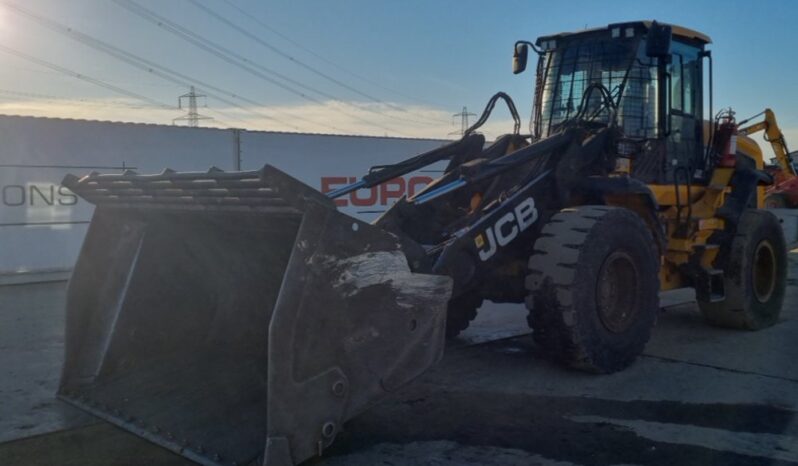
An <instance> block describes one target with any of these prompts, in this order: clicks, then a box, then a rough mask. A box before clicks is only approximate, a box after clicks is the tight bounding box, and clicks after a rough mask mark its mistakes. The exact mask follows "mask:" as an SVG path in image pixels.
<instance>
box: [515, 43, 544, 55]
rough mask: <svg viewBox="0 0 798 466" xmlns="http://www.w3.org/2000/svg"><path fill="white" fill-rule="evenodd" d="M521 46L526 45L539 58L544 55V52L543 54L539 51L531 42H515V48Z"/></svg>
mask: <svg viewBox="0 0 798 466" xmlns="http://www.w3.org/2000/svg"><path fill="white" fill-rule="evenodd" d="M521 44H523V45H528V46H529V47H530V48H531V49H532V50H533V51H534V52H535V53H536V54H538V55H539V56H543V55H545V54H546V52H544V51H543V50H540V49H539V48H538V46H537V45H535V44H534V43H532V42H529V41H528V40H518V41H516V42H515V46H516V47H518V46H519V45H521Z"/></svg>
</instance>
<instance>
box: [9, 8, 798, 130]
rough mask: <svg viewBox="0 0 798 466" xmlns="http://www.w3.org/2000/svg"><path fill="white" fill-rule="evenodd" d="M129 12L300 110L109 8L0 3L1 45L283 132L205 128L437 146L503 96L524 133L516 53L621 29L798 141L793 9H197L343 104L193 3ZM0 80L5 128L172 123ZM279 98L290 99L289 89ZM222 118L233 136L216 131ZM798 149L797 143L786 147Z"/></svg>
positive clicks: (528, 86)
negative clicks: (650, 26) (46, 123)
mask: <svg viewBox="0 0 798 466" xmlns="http://www.w3.org/2000/svg"><path fill="white" fill-rule="evenodd" d="M120 1H124V0H120ZM134 1H135V2H136V3H137V4H139V5H141V6H143V7H145V8H147V9H149V10H151V11H153V12H155V13H157V14H158V15H161V16H163V17H165V18H168V19H169V20H171V21H173V22H175V23H177V24H179V25H180V26H182V27H185V28H187V29H189V30H191V31H194V32H195V33H198V34H201V35H202V36H203V37H205V38H206V39H208V40H211V41H213V42H215V43H219V44H222V45H223V46H224V47H227V48H228V49H230V50H233V51H235V52H236V53H238V54H240V55H241V56H243V57H244V58H246V59H248V60H251V61H252V62H255V63H257V64H259V65H261V66H265V67H267V68H269V69H271V70H273V71H277V72H279V73H281V74H283V75H285V76H288V77H290V78H291V79H292V80H294V81H296V82H298V83H300V85H304V86H306V88H305V89H304V90H302V89H299V90H300V91H301V93H303V94H305V95H307V96H309V97H310V98H311V100H306V99H303V98H301V97H299V96H297V95H296V94H294V93H291V92H288V91H286V90H285V89H281V88H279V87H276V86H274V85H273V84H272V83H269V82H267V81H265V80H263V79H261V78H259V77H256V76H253V75H251V74H248V73H247V72H246V71H243V70H242V69H239V68H237V67H234V66H232V65H230V64H229V63H227V62H225V61H223V60H221V59H219V58H218V57H216V56H213V55H210V54H208V53H207V52H206V51H203V50H201V49H200V48H198V47H196V46H194V45H192V44H189V43H187V42H185V41H183V40H181V39H180V38H178V37H176V36H174V35H172V34H170V33H169V32H167V31H165V30H163V29H162V28H159V27H158V26H156V25H155V24H152V23H150V22H148V21H146V20H144V19H142V18H140V17H138V16H136V15H134V14H132V13H131V12H129V11H128V10H126V9H125V8H123V7H122V6H120V5H119V4H118V3H115V2H114V1H111V0H69V1H66V0H25V1H24V2H23V1H22V0H0V44H4V45H5V46H7V47H9V48H12V49H14V50H18V51H21V52H24V53H26V54H28V55H31V56H35V57H37V58H39V59H42V60H46V61H48V62H51V63H54V64H57V65H59V66H62V67H65V68H69V69H70V70H73V71H76V72H79V73H81V74H84V75H86V76H90V77H93V78H96V79H100V80H102V81H104V82H106V83H110V84H113V85H115V86H118V87H121V88H124V89H125V90H128V91H130V92H134V93H136V94H139V95H144V96H147V97H148V98H151V99H153V100H157V101H160V102H164V103H167V104H170V105H173V104H175V103H176V101H177V96H178V95H180V94H182V93H185V92H186V91H187V89H186V88H185V87H182V86H179V85H177V84H175V83H172V82H169V81H165V80H162V79H159V78H158V77H157V76H154V75H152V74H149V73H147V72H144V71H141V70H139V69H136V68H133V67H131V66H128V65H127V64H124V63H122V62H119V61H117V60H115V59H113V58H111V57H108V56H106V55H102V54H100V53H99V52H97V51H95V50H93V49H91V48H89V47H86V46H85V45H82V44H80V43H78V42H75V41H72V40H70V39H69V38H67V37H65V36H63V35H59V34H57V33H55V32H52V31H50V30H47V29H45V28H43V27H41V26H40V25H39V24H37V23H36V22H32V21H30V20H28V19H24V18H23V17H21V16H19V15H17V14H16V13H14V12H13V11H12V10H11V9H9V7H8V4H12V5H19V6H22V7H24V8H25V9H27V10H29V11H32V12H34V13H36V14H39V15H41V16H44V17H47V18H50V19H53V20H55V21H58V22H59V23H62V24H64V25H67V26H69V27H72V28H74V29H75V30H78V31H81V32H83V33H86V34H88V35H90V36H92V37H95V38H98V39H100V40H102V41H103V42H105V43H109V44H112V45H114V46H116V47H118V48H120V49H124V50H125V51H128V52H131V53H134V54H136V55H138V56H141V57H144V58H147V59H148V60H151V61H153V62H156V63H158V64H161V65H166V66H168V67H170V68H172V69H175V70H177V71H179V72H181V73H184V74H186V75H190V76H193V77H195V78H197V79H199V80H202V81H204V82H206V83H209V84H212V85H214V86H217V87H218V88H221V89H224V90H230V91H231V92H235V93H236V94H238V95H241V96H245V97H246V98H247V99H248V100H250V101H251V102H255V103H257V104H261V105H262V106H257V105H254V104H252V103H247V104H243V105H244V106H247V107H250V108H255V109H256V111H257V112H258V114H259V115H261V116H263V115H268V116H271V117H273V118H274V119H275V120H279V122H278V121H274V120H268V119H264V118H260V117H259V116H257V115H254V114H252V113H247V112H244V111H242V110H240V109H238V108H232V107H230V106H229V105H228V104H226V103H224V102H220V101H218V100H215V99H213V98H208V99H207V103H208V106H209V108H207V109H202V110H203V112H205V113H207V114H209V115H212V116H214V117H215V118H217V120H218V121H217V122H215V123H208V124H219V125H221V124H222V122H224V123H227V124H230V125H233V126H244V127H249V128H253V129H254V128H257V129H270V128H271V129H288V130H296V129H300V130H309V131H323V132H329V131H331V129H330V128H331V127H335V128H337V129H340V130H341V131H342V132H348V133H359V134H401V135H411V136H426V137H444V136H446V133H447V132H449V131H454V130H456V129H457V128H456V127H455V126H454V125H452V118H451V114H452V113H454V112H456V111H459V110H460V109H461V108H462V107H463V106H468V108H469V110H470V111H474V112H477V113H478V112H479V111H480V110H481V108H482V106H483V105H484V103H485V101H486V100H487V99H488V98H489V97H490V96H491V95H492V94H493V93H494V92H496V91H498V90H503V91H506V92H508V93H509V94H510V95H511V96H513V97H514V98H515V100H516V103H517V104H518V106H519V110H520V111H521V112H522V116H523V118H524V119H527V118H528V115H529V111H530V100H531V94H532V89H533V81H534V77H533V74H532V73H525V74H522V75H518V76H514V75H513V74H512V73H511V71H510V58H511V53H512V44H513V42H514V41H515V40H517V39H534V38H536V37H537V36H539V35H543V34H550V33H555V32H560V31H573V30H579V29H582V28H584V27H586V26H587V27H593V26H602V25H606V24H608V23H612V22H619V21H625V20H634V19H657V20H660V21H665V22H672V23H676V24H680V25H683V26H686V27H690V28H693V29H697V30H700V31H702V32H705V33H706V34H708V35H710V36H711V37H712V39H713V42H714V43H713V45H712V46H711V49H712V50H713V56H714V60H715V107H716V108H719V107H720V106H733V107H734V108H735V109H736V110H737V111H738V113H739V114H740V115H741V116H743V115H749V114H753V113H756V112H758V111H759V110H761V109H762V108H763V107H765V106H770V107H772V108H773V109H774V110H776V112H777V115H778V116H779V118H780V121H781V123H782V126H784V127H785V128H787V129H788V131H787V132H788V135H789V134H791V133H793V131H795V129H798V107H797V106H796V105H795V103H796V102H798V87H797V86H796V84H795V81H796V76H798V73H797V71H798V63H797V62H796V60H795V59H794V57H795V52H794V48H795V46H796V45H798V29H797V28H795V22H796V20H798V2H788V1H760V2H750V1H749V2H742V1H739V2H738V1H726V2H723V3H720V2H709V1H703V2H702V1H696V0H693V1H668V2H662V1H641V0H638V1H607V2H595V1H567V2H558V3H554V2H537V1H504V2H502V1H496V2H486V1H474V0H466V1H365V0H347V1H338V2H330V1H320V0H319V1H288V0H280V1H256V0H229V1H230V2H232V3H233V4H234V5H235V6H236V7H238V9H240V10H243V11H245V12H246V13H247V15H243V14H242V13H241V12H240V11H238V9H236V8H234V7H233V6H231V5H230V4H229V3H227V2H226V1H225V0H193V1H194V2H196V3H198V4H199V5H201V6H204V7H206V8H208V9H210V10H212V11H214V12H216V13H217V14H218V15H221V16H222V17H224V18H227V19H228V20H229V21H231V22H232V23H234V24H235V25H237V26H238V27H240V28H243V29H245V30H246V31H249V32H250V33H251V34H254V35H256V36H257V37H258V38H260V40H261V41H264V42H266V43H268V44H269V45H271V46H273V47H276V48H278V49H279V50H280V51H281V52H282V53H283V54H287V55H290V56H291V57H292V58H293V59H294V60H297V61H300V62H303V63H305V64H306V65H309V66H311V67H313V68H315V69H316V70H317V71H320V72H322V73H324V74H327V75H329V76H330V77H332V78H333V79H336V80H338V81H340V82H342V83H344V84H345V85H346V86H348V87H352V88H356V89H357V90H358V91H359V92H360V93H355V92H352V91H351V90H350V89H347V88H345V87H342V86H339V85H337V84H334V83H333V82H331V81H329V80H327V79H325V78H322V77H320V76H318V75H317V74H315V73H314V72H312V71H309V70H308V69H307V68H306V67H303V66H302V65H298V64H297V63H296V62H295V61H291V60H290V59H287V58H285V57H284V56H280V55H279V54H277V53H275V52H274V51H273V50H269V49H268V48H266V47H264V46H263V45H261V44H259V43H257V42H255V41H253V40H251V39H250V38H248V37H246V36H245V35H243V34H241V33H240V32H238V31H236V30H234V29H232V28H230V27H229V26H227V25H225V24H224V23H222V22H220V21H219V20H218V19H216V18H214V17H212V16H210V15H209V14H207V13H206V12H205V11H203V10H202V9H201V8H198V7H197V6H196V3H192V0H171V1H153V0H134ZM256 20H257V21H256ZM258 22H260V23H262V24H259V23H258ZM264 24H265V25H266V26H268V27H269V28H271V30H269V29H266V28H265V27H264V26H263V25H264ZM274 31H277V32H278V33H279V34H280V35H278V34H275V33H274ZM281 35H282V36H281ZM286 37H287V38H288V39H289V40H286ZM296 44H300V46H301V47H299V46H297V45H296ZM307 50H311V51H312V52H314V53H315V54H318V55H321V56H323V57H325V58H326V59H327V60H329V61H331V62H333V63H335V65H331V64H330V63H328V62H325V61H322V60H320V59H319V58H318V57H317V56H314V55H312V54H311V53H309V52H308V51H307ZM0 66H2V67H3V68H2V69H3V70H4V72H3V73H2V74H1V75H0V112H2V113H20V114H36V115H50V116H60V117H78V118H98V119H112V120H130V121H148V122H158V123H171V118H173V117H176V116H179V114H180V112H179V111H178V110H175V109H156V108H151V107H150V106H149V104H144V105H142V104H141V103H138V102H136V101H135V100H132V99H130V97H128V96H121V95H117V94H115V93H114V92H111V91H108V90H107V89H103V88H99V87H96V86H93V85H91V84H88V83H85V82H82V81H80V80H77V79H75V78H73V77H68V76H64V75H61V74H59V73H57V72H54V71H52V70H49V69H47V68H44V67H41V66H40V65H37V64H33V63H29V62H26V61H25V60H22V59H19V58H17V57H12V56H10V55H8V54H7V53H4V52H2V51H0ZM355 75H357V76H355ZM361 77H362V78H366V79H365V80H364V79H361ZM289 86H291V87H294V88H296V85H295V84H289ZM311 89H312V90H311ZM316 91H319V92H320V93H315V92H316ZM14 92H17V93H26V94H44V95H46V96H48V97H47V98H45V97H37V96H27V95H18V94H14ZM362 94H366V95H368V96H371V97H374V98H376V100H378V101H379V102H380V103H378V102H374V101H369V100H368V99H366V98H365V97H363V95H362ZM330 97H334V98H335V101H332V99H331V98H330ZM62 99H74V100H76V101H67V100H62ZM132 107H136V108H132ZM138 107H141V108H138ZM217 111H221V112H222V114H219V113H217ZM497 117H499V120H497V122H496V124H494V125H493V126H491V127H490V130H491V131H493V132H497V133H498V132H501V131H503V130H505V129H504V128H506V130H507V131H509V130H510V129H511V128H510V126H509V125H507V122H506V120H504V121H500V120H501V118H506V114H503V113H502V114H499V115H497ZM230 118H234V120H235V121H232V120H231V121H227V120H228V119H230ZM286 125H287V126H286ZM321 125H326V126H321ZM795 135H796V136H797V137H798V131H796V132H795ZM797 144H798V142H797Z"/></svg>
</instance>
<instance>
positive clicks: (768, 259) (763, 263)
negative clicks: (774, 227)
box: [751, 241, 776, 303]
mask: <svg viewBox="0 0 798 466" xmlns="http://www.w3.org/2000/svg"><path fill="white" fill-rule="evenodd" d="M751 273H752V274H753V277H751V278H752V281H753V284H754V295H756V299H757V301H759V302H760V303H765V302H767V301H768V300H769V299H770V297H771V296H773V291H774V290H775V289H776V253H775V252H774V251H773V246H772V245H771V244H770V241H762V242H760V243H759V244H758V245H757V247H756V251H754V266H753V267H752V268H751Z"/></svg>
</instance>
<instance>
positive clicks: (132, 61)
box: [1, 2, 340, 131]
mask: <svg viewBox="0 0 798 466" xmlns="http://www.w3.org/2000/svg"><path fill="white" fill-rule="evenodd" d="M1 3H3V4H4V5H6V6H7V7H8V8H9V9H10V10H12V11H14V12H16V13H17V14H20V15H22V16H24V17H26V18H28V19H30V20H32V21H34V22H36V23H38V24H39V25H41V26H44V27H46V28H48V29H50V30H52V31H54V32H57V33H59V34H62V35H65V36H67V37H69V38H71V39H73V40H75V41H78V42H80V43H82V44H84V45H86V46H89V47H91V48H93V49H95V50H98V51H100V52H103V53H105V54H107V55H110V56H112V57H113V58H116V59H117V60H120V61H122V62H124V63H127V64H129V65H131V66H134V67H136V68H139V69H141V70H143V71H145V72H147V73H150V74H154V75H155V76H158V77H160V78H162V79H164V80H167V81H170V82H172V83H174V84H177V85H178V86H180V87H183V88H185V87H190V86H191V85H192V84H194V83H197V84H199V85H200V86H202V87H204V88H206V90H205V92H206V93H207V94H209V95H210V96H211V97H213V98H214V99H216V100H219V101H221V102H224V103H226V104H228V105H231V106H233V107H237V108H240V109H242V110H244V111H246V112H248V113H250V114H253V115H256V116H259V117H262V118H266V119H268V120H271V121H274V122H277V123H281V124H285V125H287V126H289V127H292V128H294V129H296V130H297V131H299V130H300V129H299V128H298V127H296V126H294V125H291V124H289V123H285V122H282V121H280V120H278V119H276V118H274V117H271V116H269V115H266V114H264V113H262V112H258V111H256V110H253V109H249V108H247V107H244V106H241V105H239V104H237V103H235V102H232V101H230V100H228V99H226V98H224V97H221V96H219V95H215V94H212V93H210V92H208V91H207V89H212V90H214V91H216V92H218V93H221V94H224V95H228V96H230V97H232V98H235V99H237V100H240V101H242V102H246V103H248V104H250V105H254V106H257V107H266V105H265V104H262V103H260V102H256V101H254V100H251V99H247V98H245V97H243V96H240V95H238V94H235V93H233V92H230V91H226V90H224V89H220V88H218V87H216V86H213V85H211V84H208V83H206V82H203V81H201V80H199V79H196V78H193V77H190V76H187V75H185V74H183V73H180V72H178V71H175V70H172V69H170V68H167V67H165V66H162V65H159V64H157V63H154V62H152V61H149V60H147V59H145V58H142V57H139V56H137V55H134V54H132V53H130V52H127V51H125V50H122V49H120V48H118V47H114V46H113V45H110V44H108V43H107V42H104V41H102V40H100V39H97V38H95V37H92V36H89V35H88V34H84V33H82V32H80V31H78V30H76V29H73V28H71V27H68V26H66V25H64V24H61V23H59V22H57V21H54V20H51V19H49V18H46V17H44V16H41V15H38V14H36V13H33V12H31V11H29V10H26V9H24V8H22V7H19V6H17V5H14V4H11V3H7V2H1ZM175 76H176V77H177V78H175ZM178 78H179V79H178ZM217 113H219V112H218V110H217ZM281 113H284V112H281ZM286 116H288V117H291V118H296V119H299V120H303V121H306V122H308V123H311V124H315V125H319V126H324V127H328V128H330V129H333V130H335V131H340V130H339V129H338V128H336V127H334V126H329V125H325V124H323V123H316V122H313V121H311V120H308V119H305V118H302V117H299V116H294V115H287V114H286ZM228 118H229V117H228ZM233 119H236V118H233Z"/></svg>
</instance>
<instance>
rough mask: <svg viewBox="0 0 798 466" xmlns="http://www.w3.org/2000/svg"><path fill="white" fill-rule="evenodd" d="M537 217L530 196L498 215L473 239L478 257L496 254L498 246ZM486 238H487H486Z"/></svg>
mask: <svg viewBox="0 0 798 466" xmlns="http://www.w3.org/2000/svg"><path fill="white" fill-rule="evenodd" d="M537 219H538V209H536V208H535V200H534V199H532V198H531V197H528V198H526V199H525V200H524V201H523V202H521V203H520V204H518V205H517V206H515V209H513V210H512V211H510V212H507V213H506V214H504V215H502V216H501V217H499V219H498V220H496V223H494V224H493V226H491V227H489V228H488V229H487V230H485V232H484V233H480V234H479V235H477V237H476V238H475V239H474V243H475V244H476V245H477V249H478V250H479V258H480V259H482V260H483V261H486V260H488V259H490V258H491V257H493V255H494V254H496V251H497V250H498V248H499V247H504V246H507V245H508V244H510V242H511V241H512V240H514V239H515V238H516V237H517V236H518V234H519V233H521V232H522V231H524V230H526V229H527V228H529V227H530V226H532V224H533V223H535V221H536V220H537ZM486 238H487V240H486Z"/></svg>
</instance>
